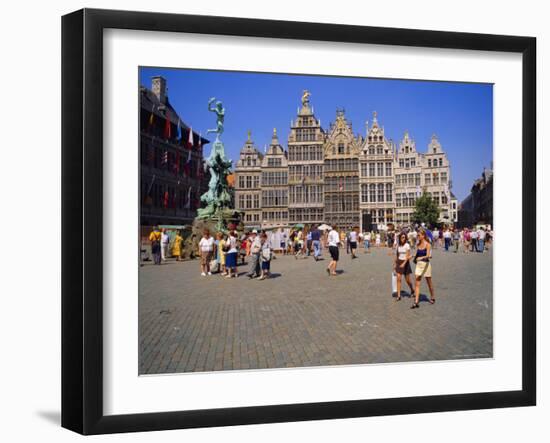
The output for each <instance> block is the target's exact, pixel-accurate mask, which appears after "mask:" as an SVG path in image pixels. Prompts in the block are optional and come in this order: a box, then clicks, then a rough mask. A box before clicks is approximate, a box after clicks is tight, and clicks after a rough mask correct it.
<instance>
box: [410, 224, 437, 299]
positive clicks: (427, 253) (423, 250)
mask: <svg viewBox="0 0 550 443" xmlns="http://www.w3.org/2000/svg"><path fill="white" fill-rule="evenodd" d="M431 257H432V246H431V245H430V242H429V241H428V240H427V238H426V231H425V230H424V229H423V228H420V230H419V231H418V246H417V249H416V255H415V257H414V261H415V263H416V269H415V270H414V276H415V277H416V282H415V286H414V303H413V304H412V305H411V309H415V308H419V307H420V306H419V305H418V302H419V301H420V282H421V281H422V277H424V278H425V279H426V283H428V288H429V289H430V303H431V304H432V305H433V304H434V303H435V293H434V288H433V283H432V264H431V263H430V259H431Z"/></svg>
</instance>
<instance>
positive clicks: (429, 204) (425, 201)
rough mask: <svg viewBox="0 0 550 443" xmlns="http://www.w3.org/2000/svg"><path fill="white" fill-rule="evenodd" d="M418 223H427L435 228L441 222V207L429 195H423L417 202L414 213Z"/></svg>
mask: <svg viewBox="0 0 550 443" xmlns="http://www.w3.org/2000/svg"><path fill="white" fill-rule="evenodd" d="M413 220H414V221H415V222H416V223H426V224H427V225H429V226H434V225H435V224H437V222H438V220H439V206H438V205H437V204H436V202H435V201H433V200H432V197H430V196H429V195H428V194H425V193H424V194H422V195H421V196H420V197H419V198H418V199H417V200H416V204H415V208H414V213H413Z"/></svg>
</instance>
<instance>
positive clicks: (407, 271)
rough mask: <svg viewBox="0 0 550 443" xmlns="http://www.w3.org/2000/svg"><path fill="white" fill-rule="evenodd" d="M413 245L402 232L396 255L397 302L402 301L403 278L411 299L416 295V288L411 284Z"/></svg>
mask: <svg viewBox="0 0 550 443" xmlns="http://www.w3.org/2000/svg"><path fill="white" fill-rule="evenodd" d="M410 260H411V245H410V244H409V242H408V241H407V234H405V233H404V232H402V233H401V234H399V238H398V240H397V252H396V254H395V273H396V274H397V298H396V299H395V301H399V300H401V277H402V276H403V275H404V276H405V281H406V282H407V284H408V285H409V288H410V290H411V297H412V295H413V293H414V288H413V285H412V282H411V274H412V269H411V263H410Z"/></svg>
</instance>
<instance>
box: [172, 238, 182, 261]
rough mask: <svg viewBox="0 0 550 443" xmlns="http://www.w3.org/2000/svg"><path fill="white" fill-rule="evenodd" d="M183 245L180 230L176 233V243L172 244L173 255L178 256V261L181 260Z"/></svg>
mask: <svg viewBox="0 0 550 443" xmlns="http://www.w3.org/2000/svg"><path fill="white" fill-rule="evenodd" d="M182 246H183V237H182V236H181V232H180V231H178V232H177V233H176V237H175V238H174V245H173V246H172V255H173V256H174V257H176V261H180V260H181V253H182Z"/></svg>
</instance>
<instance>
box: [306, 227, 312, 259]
mask: <svg viewBox="0 0 550 443" xmlns="http://www.w3.org/2000/svg"><path fill="white" fill-rule="evenodd" d="M312 243H313V240H312V239H311V231H308V232H307V234H306V251H307V256H308V257H309V256H310V255H311V247H312Z"/></svg>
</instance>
